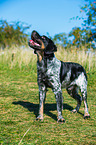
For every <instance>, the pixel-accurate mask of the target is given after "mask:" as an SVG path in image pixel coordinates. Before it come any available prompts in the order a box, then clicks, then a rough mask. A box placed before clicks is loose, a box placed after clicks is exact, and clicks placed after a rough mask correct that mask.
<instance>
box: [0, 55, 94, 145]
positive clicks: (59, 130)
mask: <svg viewBox="0 0 96 145" xmlns="http://www.w3.org/2000/svg"><path fill="white" fill-rule="evenodd" d="M58 55H60V54H58ZM0 57H2V56H0ZM6 57H7V58H8V59H9V58H10V57H9V56H6ZM6 57H5V58H6ZM25 57H26V56H25ZM57 57H58V56H57ZM7 58H6V60H7ZM32 58H33V59H34V62H33V64H31V60H32V59H31V57H30V60H29V62H28V63H27V62H26V65H25V63H23V64H24V65H23V66H22V65H21V66H22V67H18V62H19V61H18V62H17V64H16V63H15V62H14V65H13V66H11V65H10V64H9V63H8V61H6V63H5V60H4V59H3V58H2V59H1V60H2V61H1V63H0V144H1V145H17V144H22V145H29V144H30V145H35V144H36V145H37V144H38V145H43V144H44V145H47V144H49V145H50V144H52V145H55V144H57V145H59V144H62V145H64V144H65V145H66V144H68V145H81V144H82V145H95V144H96V103H95V102H96V68H94V69H93V70H92V71H88V106H89V112H90V115H91V118H90V119H89V120H84V119H83V114H84V104H83V103H82V106H81V108H80V112H79V113H77V114H72V113H71V109H72V108H74V107H75V106H76V101H75V100H74V99H72V98H71V97H70V96H69V95H68V94H67V92H66V90H63V97H64V110H63V116H64V118H65V120H66V123H64V124H58V123H57V121H56V120H57V110H56V101H55V97H54V94H53V92H52V91H51V89H49V91H48V92H47V98H46V102H45V109H44V121H43V122H36V121H34V120H35V118H36V116H37V114H38V104H39V97H38V86H37V74H36V59H35V56H34V55H33V54H32ZM10 59H11V58H10ZM24 61H25V60H24ZM32 61H33V60H32ZM28 129H29V130H28Z"/></svg>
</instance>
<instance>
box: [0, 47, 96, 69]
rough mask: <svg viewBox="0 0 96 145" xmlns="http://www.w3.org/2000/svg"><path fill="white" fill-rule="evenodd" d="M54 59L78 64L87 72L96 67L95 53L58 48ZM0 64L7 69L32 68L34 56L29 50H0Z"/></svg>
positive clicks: (16, 48) (13, 48)
mask: <svg viewBox="0 0 96 145" xmlns="http://www.w3.org/2000/svg"><path fill="white" fill-rule="evenodd" d="M55 55H56V57H57V58H58V59H59V60H62V61H67V62H69V61H72V62H76V63H80V64H81V65H83V66H84V68H85V69H86V70H87V71H90V70H93V69H94V68H95V67H96V52H94V54H93V52H90V53H87V52H86V51H84V50H80V51H78V50H66V49H62V48H59V49H58V51H57V52H56V53H55ZM0 63H1V64H3V65H7V66H8V67H9V68H14V67H19V68H20V69H21V68H22V67H23V68H24V67H29V66H30V67H33V66H34V65H35V64H36V55H34V52H33V50H32V49H30V48H22V47H21V48H18V47H12V48H10V49H5V50H0Z"/></svg>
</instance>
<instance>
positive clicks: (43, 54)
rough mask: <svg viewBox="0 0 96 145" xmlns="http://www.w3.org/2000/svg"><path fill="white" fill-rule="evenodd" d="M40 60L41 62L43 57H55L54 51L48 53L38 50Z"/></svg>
mask: <svg viewBox="0 0 96 145" xmlns="http://www.w3.org/2000/svg"><path fill="white" fill-rule="evenodd" d="M36 54H37V58H38V61H39V62H41V61H42V59H43V58H44V59H52V58H53V57H54V53H51V54H46V53H45V52H44V51H36Z"/></svg>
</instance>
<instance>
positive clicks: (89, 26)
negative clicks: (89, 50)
mask: <svg viewBox="0 0 96 145" xmlns="http://www.w3.org/2000/svg"><path fill="white" fill-rule="evenodd" d="M86 2H87V3H86V4H85V6H83V7H81V12H84V13H85V14H86V18H85V19H84V21H83V24H82V25H83V29H85V30H86V34H85V35H86V43H90V42H91V43H92V42H96V1H93V2H91V1H89V0H86Z"/></svg>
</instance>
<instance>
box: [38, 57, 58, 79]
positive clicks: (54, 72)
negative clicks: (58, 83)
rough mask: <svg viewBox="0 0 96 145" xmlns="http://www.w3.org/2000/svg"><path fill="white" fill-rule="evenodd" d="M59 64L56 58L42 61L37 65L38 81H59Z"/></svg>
mask: <svg viewBox="0 0 96 145" xmlns="http://www.w3.org/2000/svg"><path fill="white" fill-rule="evenodd" d="M60 67H61V62H60V61H59V60H58V59H57V58H55V57H54V58H53V59H51V60H50V59H44V60H42V61H41V63H37V71H38V79H40V81H41V80H42V81H54V80H57V79H58V80H60V79H59V78H60Z"/></svg>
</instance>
